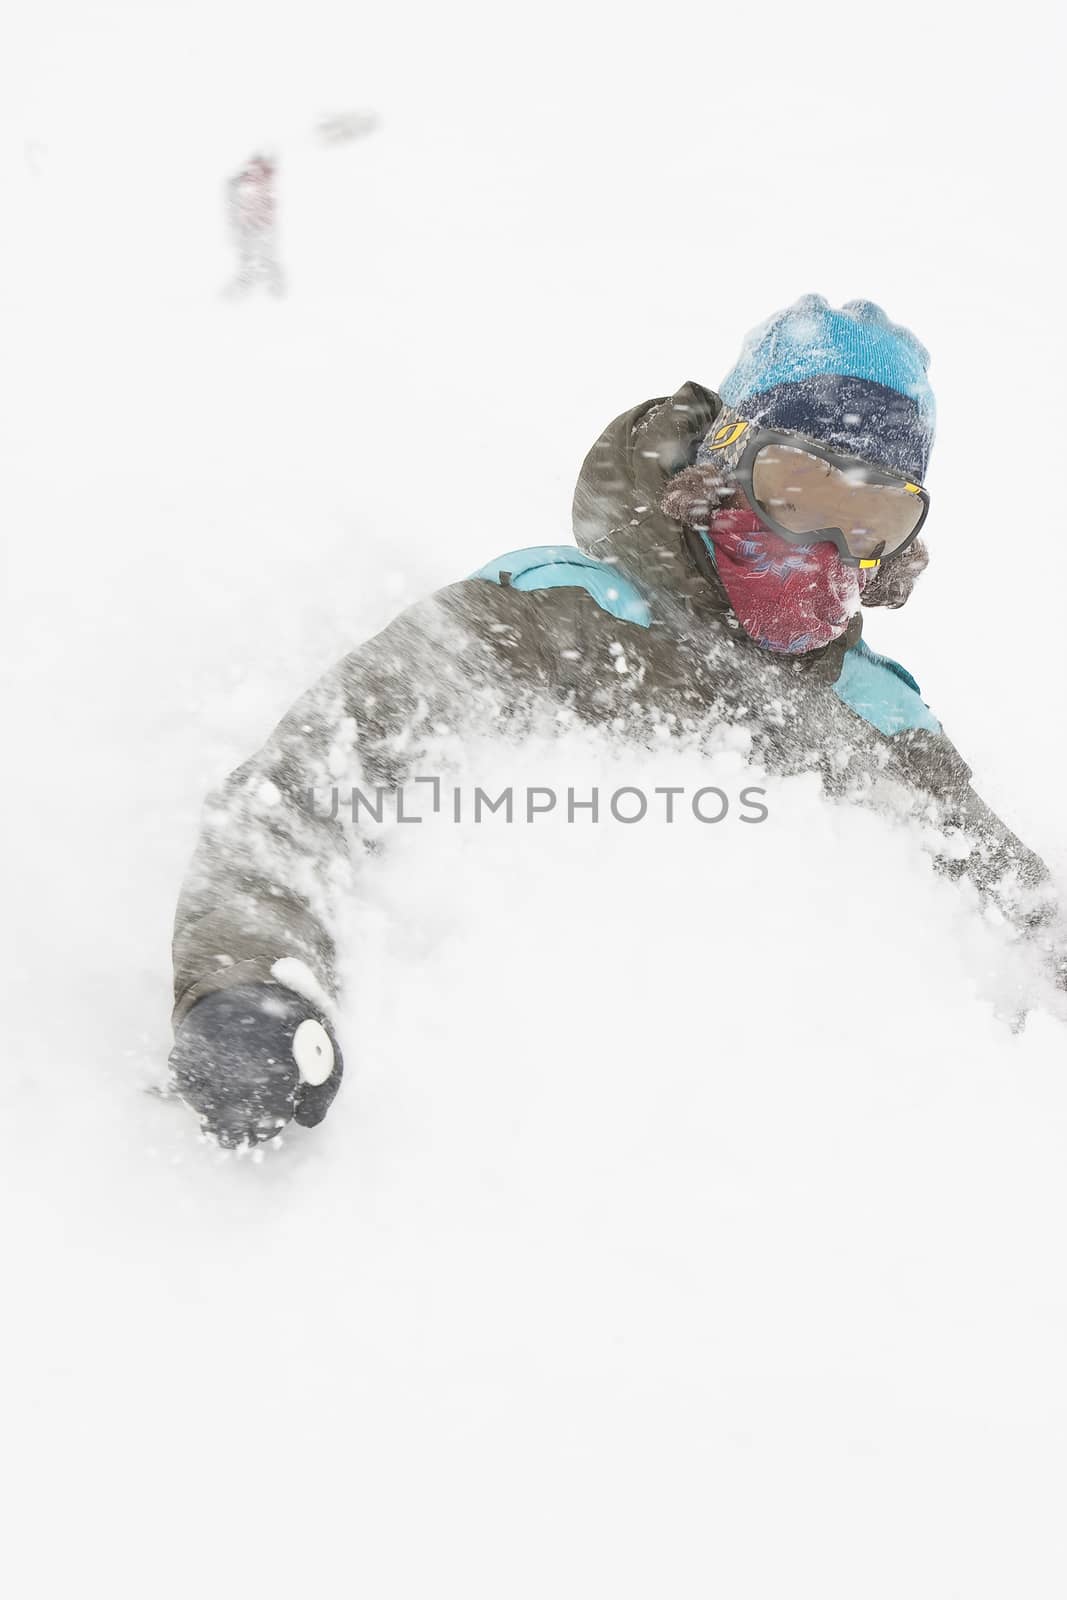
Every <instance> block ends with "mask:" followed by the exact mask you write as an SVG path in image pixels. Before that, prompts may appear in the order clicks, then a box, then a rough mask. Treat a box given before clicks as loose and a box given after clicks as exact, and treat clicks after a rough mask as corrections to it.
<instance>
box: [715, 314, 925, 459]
mask: <svg viewBox="0 0 1067 1600" xmlns="http://www.w3.org/2000/svg"><path fill="white" fill-rule="evenodd" d="M929 360H930V357H929V355H928V354H927V352H926V351H925V350H924V349H923V347H922V345H921V344H920V343H919V341H918V339H916V338H915V336H914V334H911V333H909V332H908V330H907V328H901V327H898V326H897V325H896V324H895V323H893V322H890V320H889V318H888V317H887V316H886V314H885V312H884V311H882V310H881V308H880V307H879V306H876V305H873V304H872V303H871V301H869V300H850V301H849V302H848V304H847V305H844V306H842V307H841V309H840V310H836V309H835V308H834V307H833V306H831V305H829V304H828V302H827V301H825V300H824V299H823V298H822V296H821V295H818V294H806V295H804V296H802V297H801V299H799V300H798V301H797V302H796V304H795V305H792V306H789V307H788V309H787V310H785V311H778V312H776V313H775V315H774V316H773V317H770V318H769V319H768V320H767V321H766V322H764V323H761V324H760V326H759V327H758V328H754V329H753V330H752V332H751V333H750V334H749V335H748V337H747V338H746V340H745V342H744V346H743V348H742V350H741V355H740V358H739V359H738V362H737V365H736V366H735V367H734V369H733V371H732V372H730V373H729V374H728V376H727V377H726V378H725V379H724V380H723V382H722V383H721V384H720V386H719V394H720V395H721V397H722V399H723V401H724V402H725V404H726V405H727V406H728V407H729V408H730V410H731V411H733V412H736V413H737V414H738V415H739V416H742V417H744V418H746V419H747V420H748V421H749V422H755V423H759V424H760V425H762V426H763V427H766V428H782V429H785V430H787V431H790V432H795V433H803V434H806V435H807V436H808V437H809V438H811V439H817V440H819V441H820V442H821V443H824V444H826V445H828V446H829V447H830V448H831V449H834V450H841V451H843V452H844V453H846V454H848V455H856V456H862V457H863V458H864V459H865V460H868V461H875V462H878V463H879V464H880V465H882V466H884V467H886V468H887V469H888V470H889V471H891V472H899V473H902V474H904V475H905V476H906V477H909V478H915V479H917V480H919V481H920V482H921V481H922V478H923V476H924V474H925V472H926V463H927V461H928V459H929V456H930V447H931V445H932V444H933V440H934V396H933V392H932V390H931V388H930V384H929V381H928V379H927V376H926V368H927V366H928V364H929Z"/></svg>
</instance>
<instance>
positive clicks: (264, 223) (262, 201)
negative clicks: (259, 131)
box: [226, 155, 284, 294]
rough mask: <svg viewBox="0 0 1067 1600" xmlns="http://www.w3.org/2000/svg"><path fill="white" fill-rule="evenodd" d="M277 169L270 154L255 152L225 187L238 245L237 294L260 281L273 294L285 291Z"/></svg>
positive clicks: (235, 284) (231, 223) (231, 222)
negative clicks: (281, 260) (281, 257)
mask: <svg viewBox="0 0 1067 1600" xmlns="http://www.w3.org/2000/svg"><path fill="white" fill-rule="evenodd" d="M275 171H276V169H275V164H274V162H273V161H272V160H271V158H270V157H269V156H265V155H255V156H253V157H252V159H251V160H250V161H249V162H248V163H247V165H246V166H244V167H242V168H241V170H240V172H238V173H235V174H234V176H233V177H232V178H231V179H230V181H229V183H228V184H227V186H226V190H227V203H228V208H229V215H230V226H231V228H232V229H233V236H234V242H235V243H236V246H237V277H236V279H235V281H234V284H233V286H232V287H233V292H235V293H245V292H247V291H248V290H249V289H253V288H255V286H256V284H259V283H263V284H266V286H267V288H268V289H269V290H270V291H271V293H272V294H281V293H282V292H283V288H284V285H283V282H282V269H281V266H280V265H279V262H278V230H277V217H276V210H277V206H276V199H275V193H274V179H275Z"/></svg>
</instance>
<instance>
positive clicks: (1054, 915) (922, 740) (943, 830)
mask: <svg viewBox="0 0 1067 1600" xmlns="http://www.w3.org/2000/svg"><path fill="white" fill-rule="evenodd" d="M904 758H905V762H906V765H907V767H908V769H909V775H910V776H911V778H912V780H913V781H914V782H915V783H916V784H917V786H918V788H919V790H920V792H922V793H925V794H926V795H928V796H929V797H930V799H931V800H932V801H933V802H934V806H933V812H932V818H931V820H932V821H933V824H934V829H935V834H934V838H935V848H934V854H935V859H936V861H937V865H938V867H939V869H940V870H941V871H943V872H944V873H946V874H947V875H948V876H950V877H952V878H960V879H966V880H968V881H969V882H971V883H972V884H973V885H974V886H975V888H976V889H977V890H978V892H979V894H980V895H981V896H982V898H983V900H984V901H985V902H986V903H987V904H990V905H993V906H994V907H995V908H996V910H997V911H998V912H999V913H1000V914H1001V915H1002V916H1003V917H1004V918H1005V919H1006V920H1007V921H1008V922H1009V923H1010V924H1011V926H1012V927H1013V928H1015V929H1016V931H1017V932H1018V933H1020V934H1021V935H1022V936H1023V937H1025V938H1028V939H1032V940H1034V941H1035V942H1036V943H1037V944H1038V945H1039V946H1040V947H1041V948H1042V950H1043V951H1044V953H1045V955H1046V956H1047V958H1048V961H1049V963H1050V966H1051V968H1052V975H1053V978H1054V979H1055V981H1056V982H1058V983H1059V984H1060V985H1061V986H1067V926H1065V924H1064V921H1063V915H1062V910H1061V907H1060V904H1059V901H1058V898H1057V895H1056V891H1055V886H1054V885H1053V882H1052V878H1051V875H1050V873H1049V870H1048V867H1047V866H1046V865H1045V863H1044V861H1043V860H1042V859H1041V857H1040V856H1039V855H1037V854H1036V853H1035V852H1034V851H1033V850H1031V849H1030V848H1029V847H1028V846H1027V845H1025V844H1024V843H1023V841H1022V840H1021V839H1020V838H1019V837H1018V836H1017V835H1016V834H1015V833H1013V832H1012V830H1011V829H1010V828H1009V827H1008V825H1007V823H1005V822H1004V821H1002V819H1001V818H1000V817H999V816H998V815H997V813H996V812H995V811H994V810H993V809H992V807H991V806H988V805H987V804H986V802H985V801H984V800H983V799H982V798H981V796H980V795H979V794H978V793H977V792H976V791H975V789H974V787H973V785H972V783H971V769H970V767H969V766H968V765H967V763H966V762H965V761H964V760H963V758H962V756H961V755H960V754H959V751H958V750H957V749H956V748H955V746H954V745H953V744H952V743H951V741H950V740H949V739H947V738H946V737H945V735H944V734H943V733H939V734H931V733H927V732H925V731H923V730H917V731H915V732H914V733H911V734H909V735H907V736H906V739H905V741H904Z"/></svg>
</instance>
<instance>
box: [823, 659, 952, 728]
mask: <svg viewBox="0 0 1067 1600" xmlns="http://www.w3.org/2000/svg"><path fill="white" fill-rule="evenodd" d="M834 692H835V694H836V695H837V697H838V699H839V700H843V701H844V703H845V705H846V706H848V707H849V709H850V710H852V711H854V712H855V713H856V715H857V716H859V717H862V718H863V720H864V722H869V723H870V724H871V726H872V727H873V728H877V729H878V731H879V733H886V734H893V733H906V732H908V731H909V730H911V729H913V728H925V729H926V730H927V731H928V732H930V733H940V732H941V724H940V722H938V720H937V718H936V717H935V716H934V714H933V712H932V711H931V710H930V707H929V706H928V705H927V704H926V702H925V700H924V699H923V698H922V695H921V694H920V693H919V685H918V684H917V683H916V682H915V679H914V678H913V677H912V675H911V673H910V672H908V670H907V669H906V668H905V667H902V666H901V665H900V662H899V661H894V660H893V659H892V657H890V656H880V655H877V654H876V653H875V651H873V650H871V649H869V648H868V646H867V645H866V644H864V642H863V640H862V639H860V640H859V641H858V643H856V644H855V645H853V647H852V649H851V650H849V651H847V652H846V654H845V659H844V663H843V665H842V667H841V676H840V677H839V678H838V680H837V682H836V683H835V684H834Z"/></svg>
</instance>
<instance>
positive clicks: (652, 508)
mask: <svg viewBox="0 0 1067 1600" xmlns="http://www.w3.org/2000/svg"><path fill="white" fill-rule="evenodd" d="M722 409H723V402H722V400H721V399H720V398H719V396H718V395H717V394H715V393H714V391H713V390H711V389H705V388H704V386H703V385H702V384H699V383H692V382H690V383H683V385H682V387H681V388H680V389H679V390H677V392H676V393H675V394H672V395H669V396H660V397H659V398H657V399H654V400H646V401H645V402H644V403H643V404H642V405H639V406H634V408H633V409H632V410H631V411H624V412H623V414H622V416H620V417H616V418H615V420H614V422H612V423H611V424H610V425H609V426H608V427H607V428H605V430H604V432H603V433H602V434H601V435H600V438H599V439H598V440H597V442H596V444H595V445H594V446H593V448H592V449H591V450H590V452H589V454H588V455H587V456H586V458H585V461H584V462H583V463H582V470H581V472H580V473H579V475H578V484H577V487H576V489H575V491H574V510H573V517H574V537H575V540H576V542H577V544H578V547H579V549H580V550H581V551H582V552H583V553H584V554H585V555H587V556H592V557H593V558H594V559H595V560H597V561H604V562H607V563H609V564H610V565H613V566H617V567H618V568H619V569H620V570H621V571H622V572H624V573H625V574H626V575H627V576H628V577H630V578H633V580H634V581H635V582H636V583H637V584H638V585H639V586H640V587H641V589H643V590H644V592H645V594H646V595H648V596H649V597H650V598H653V597H654V598H655V599H656V601H657V602H658V604H657V610H658V612H659V613H660V615H661V616H662V617H663V619H664V620H666V619H667V617H668V616H672V615H673V618H674V620H675V624H676V625H678V626H681V627H682V629H683V631H686V625H685V624H684V623H683V622H682V617H683V614H685V613H687V614H688V616H689V619H690V623H691V622H692V621H694V620H695V621H697V622H698V624H699V623H706V622H708V621H709V620H711V618H712V617H716V618H718V620H719V622H720V624H721V623H722V621H723V620H724V619H728V620H729V621H730V623H731V624H732V625H733V626H734V627H735V628H736V627H737V626H738V625H737V623H736V619H735V618H734V615H733V608H732V607H731V605H730V601H729V598H728V597H727V594H726V590H725V589H724V587H723V585H722V581H721V579H720V578H719V576H718V574H717V572H716V571H715V566H714V564H713V562H711V561H710V560H709V559H706V558H704V559H702V558H701V556H700V553H699V551H698V550H697V549H696V548H695V545H696V538H695V536H693V535H691V534H690V533H689V532H688V531H687V529H686V528H685V526H684V524H683V523H682V522H680V521H676V520H675V518H673V517H670V516H668V515H667V514H666V512H665V511H663V510H662V509H661V500H662V498H663V493H664V490H665V488H666V486H667V481H668V479H670V478H673V477H675V476H676V475H677V474H678V473H680V472H684V471H685V469H686V468H687V467H690V466H692V465H693V464H694V462H695V461H696V456H697V451H698V450H699V448H700V445H701V442H702V440H703V439H704V436H705V434H706V433H707V431H708V429H709V428H710V426H711V424H712V423H713V422H714V420H715V418H716V417H717V416H718V414H719V412H720V411H721V410H722ZM923 564H924V565H925V556H924V558H923ZM920 570H921V567H920ZM862 632H863V622H862V619H861V617H860V613H859V611H857V612H856V614H855V616H854V617H853V618H852V621H851V622H850V624H849V626H848V628H847V629H846V631H845V632H844V633H843V634H842V635H841V636H840V638H838V639H835V640H832V641H831V642H830V643H829V644H826V645H821V646H820V647H819V648H818V649H815V650H809V651H807V652H805V653H804V654H803V655H791V656H789V657H788V658H787V659H788V661H789V662H790V664H791V665H792V667H793V670H799V671H803V672H811V673H814V674H815V675H817V676H819V677H825V678H826V679H827V680H829V681H833V680H834V679H835V678H836V677H837V676H838V674H839V673H840V670H841V663H842V660H843V657H844V653H845V651H846V650H848V649H850V648H851V647H852V646H853V645H854V644H855V643H856V642H857V640H858V639H859V637H860V635H861V633H862ZM754 648H757V649H758V648H759V646H755V645H754Z"/></svg>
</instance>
